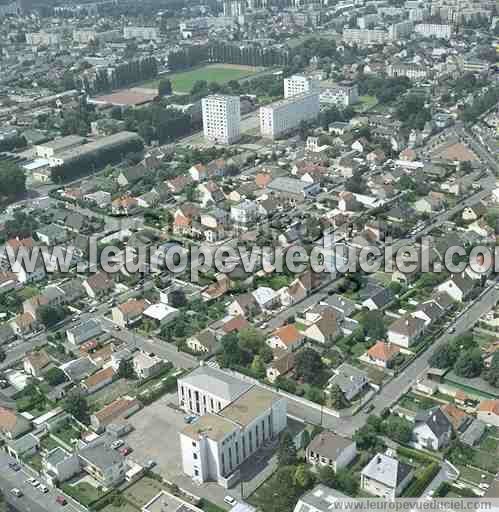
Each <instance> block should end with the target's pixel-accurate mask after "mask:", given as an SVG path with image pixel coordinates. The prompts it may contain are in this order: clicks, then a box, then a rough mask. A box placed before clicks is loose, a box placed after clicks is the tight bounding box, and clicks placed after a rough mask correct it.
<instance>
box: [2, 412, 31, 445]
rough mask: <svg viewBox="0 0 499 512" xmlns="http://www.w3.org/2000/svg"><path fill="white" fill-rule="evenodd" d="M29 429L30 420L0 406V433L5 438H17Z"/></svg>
mask: <svg viewBox="0 0 499 512" xmlns="http://www.w3.org/2000/svg"><path fill="white" fill-rule="evenodd" d="M30 430H31V422H30V421H29V420H27V419H26V418H25V417H24V416H21V415H20V414H17V412H16V411H13V410H12V409H8V408H6V407H2V406H0V433H1V434H2V435H3V436H4V437H6V438H7V439H17V438H18V437H21V436H22V435H24V434H27V433H28V432H29V431H30Z"/></svg>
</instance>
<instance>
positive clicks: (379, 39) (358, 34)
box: [343, 28, 388, 46]
mask: <svg viewBox="0 0 499 512" xmlns="http://www.w3.org/2000/svg"><path fill="white" fill-rule="evenodd" d="M387 40H388V32H387V31H386V30H382V29H377V28H376V29H371V30H369V29H357V28H346V29H345V30H343V41H344V42H345V43H347V44H359V45H365V46H369V45H374V44H383V43H385V42H386V41H387Z"/></svg>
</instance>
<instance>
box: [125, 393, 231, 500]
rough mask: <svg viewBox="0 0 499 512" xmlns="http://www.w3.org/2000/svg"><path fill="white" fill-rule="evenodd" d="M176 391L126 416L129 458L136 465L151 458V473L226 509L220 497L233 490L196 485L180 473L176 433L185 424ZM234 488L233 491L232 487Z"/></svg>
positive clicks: (178, 441)
mask: <svg viewBox="0 0 499 512" xmlns="http://www.w3.org/2000/svg"><path fill="white" fill-rule="evenodd" d="M177 403H178V401H177V394H176V393H172V394H169V395H166V396H164V397H163V398H161V399H160V400H158V401H156V402H154V403H152V404H151V405H149V406H147V407H145V408H144V409H141V410H140V411H139V412H137V413H136V414H134V415H133V416H132V417H131V418H129V422H130V423H131V424H132V425H133V427H134V430H133V432H131V433H130V434H129V435H128V436H127V437H126V439H125V441H126V443H127V444H128V445H129V446H130V447H132V448H133V450H134V451H133V453H132V454H131V455H130V458H131V459H132V460H134V461H135V462H137V463H138V464H144V463H145V462H147V461H148V460H154V461H155V462H156V464H157V466H156V467H155V468H154V470H153V471H154V472H156V473H158V474H160V475H161V476H162V477H163V478H164V479H165V480H167V481H169V482H173V483H175V484H176V485H178V486H179V487H180V488H181V489H184V490H186V491H188V492H190V493H192V494H194V495H195V496H199V497H202V498H206V499H208V500H210V501H212V502H214V503H216V504H217V505H219V506H221V507H222V508H228V507H227V505H226V504H225V503H224V501H223V499H224V496H226V495H227V494H234V496H236V497H237V492H235V493H232V492H227V490H226V489H224V488H223V487H220V486H219V485H217V484H216V483H214V482H208V483H205V484H198V483H196V482H194V481H193V480H192V479H191V478H190V477H188V476H186V475H184V474H183V472H182V457H181V453H180V439H179V434H178V433H179V432H180V431H181V430H182V429H183V428H184V427H185V422H184V416H185V413H184V412H183V411H179V410H177V409H175V408H174V407H172V405H176V404H177ZM236 491H237V490H236Z"/></svg>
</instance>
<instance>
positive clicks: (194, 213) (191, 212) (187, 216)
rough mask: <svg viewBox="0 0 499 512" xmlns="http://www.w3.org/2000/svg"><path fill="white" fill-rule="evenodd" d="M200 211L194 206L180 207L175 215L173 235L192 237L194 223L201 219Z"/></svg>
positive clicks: (184, 205) (183, 205) (186, 204)
mask: <svg viewBox="0 0 499 512" xmlns="http://www.w3.org/2000/svg"><path fill="white" fill-rule="evenodd" d="M199 215H200V210H199V208H198V207H197V206H195V205H192V204H188V203H185V204H182V205H180V206H179V207H178V208H177V209H176V210H175V212H174V214H173V233H174V234H175V235H182V236H191V235H192V227H193V222H194V221H195V220H197V219H198V218H199Z"/></svg>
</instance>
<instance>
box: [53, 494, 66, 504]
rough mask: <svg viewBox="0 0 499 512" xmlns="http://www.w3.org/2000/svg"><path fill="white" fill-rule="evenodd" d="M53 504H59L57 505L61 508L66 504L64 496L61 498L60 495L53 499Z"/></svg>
mask: <svg viewBox="0 0 499 512" xmlns="http://www.w3.org/2000/svg"><path fill="white" fill-rule="evenodd" d="M55 502H56V503H59V505H62V506H64V505H66V504H67V500H66V498H65V497H64V496H61V495H59V496H57V498H56V499H55Z"/></svg>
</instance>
